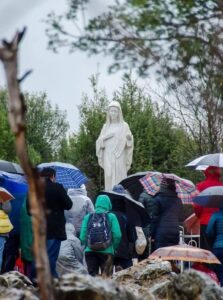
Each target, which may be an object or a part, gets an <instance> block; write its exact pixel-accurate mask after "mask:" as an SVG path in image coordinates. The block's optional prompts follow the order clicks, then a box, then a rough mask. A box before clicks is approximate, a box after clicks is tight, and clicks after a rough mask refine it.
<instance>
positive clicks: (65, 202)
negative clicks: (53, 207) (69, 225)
mask: <svg viewBox="0 0 223 300" xmlns="http://www.w3.org/2000/svg"><path fill="white" fill-rule="evenodd" d="M58 193H59V194H60V199H61V203H62V207H63V209H65V210H69V209H71V207H72V206H73V202H72V200H71V199H70V197H69V196H68V195H67V192H66V190H65V189H64V187H63V186H62V184H58Z"/></svg>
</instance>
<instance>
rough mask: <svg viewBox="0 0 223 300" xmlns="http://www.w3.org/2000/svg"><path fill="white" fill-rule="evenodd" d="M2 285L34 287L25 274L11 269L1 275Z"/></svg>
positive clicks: (23, 287) (0, 283) (19, 287)
mask: <svg viewBox="0 0 223 300" xmlns="http://www.w3.org/2000/svg"><path fill="white" fill-rule="evenodd" d="M0 286H4V287H14V288H17V289H26V288H27V287H30V288H31V287H33V284H32V282H31V281H30V280H29V278H28V277H26V276H25V275H23V274H21V273H19V272H17V271H11V272H8V273H4V274H2V275H0Z"/></svg>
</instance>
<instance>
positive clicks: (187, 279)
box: [0, 260, 223, 300]
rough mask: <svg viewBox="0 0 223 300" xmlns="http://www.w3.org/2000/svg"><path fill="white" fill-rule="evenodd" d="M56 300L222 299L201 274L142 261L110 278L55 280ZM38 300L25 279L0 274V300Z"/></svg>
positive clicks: (73, 276)
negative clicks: (175, 272) (176, 271)
mask: <svg viewBox="0 0 223 300" xmlns="http://www.w3.org/2000/svg"><path fill="white" fill-rule="evenodd" d="M54 286H55V294H56V295H55V296H56V297H55V298H56V299H59V300H73V299H78V300H161V299H167V300H223V289H222V288H220V287H219V286H218V285H217V284H216V283H215V282H214V281H212V280H211V279H210V278H209V277H208V276H206V275H205V274H203V273H200V272H197V271H194V270H189V271H185V272H184V273H182V274H179V275H176V274H173V273H172V272H171V265H170V263H169V262H165V261H149V260H144V261H142V262H141V263H139V264H136V265H135V266H133V267H131V268H129V269H127V270H123V271H120V272H117V273H115V274H114V276H113V278H112V279H103V278H101V277H91V276H89V275H80V274H75V273H72V274H67V275H64V276H63V277H62V278H60V279H59V280H55V281H54ZM3 299H4V300H21V299H22V300H38V299H39V297H38V292H37V289H35V288H34V287H33V286H32V283H31V282H30V281H29V279H28V278H27V277H25V276H24V275H22V274H20V273H19V272H16V271H13V272H9V273H5V274H3V275H0V300H3Z"/></svg>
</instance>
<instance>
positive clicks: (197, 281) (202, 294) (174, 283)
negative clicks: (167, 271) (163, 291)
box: [167, 270, 223, 300]
mask: <svg viewBox="0 0 223 300" xmlns="http://www.w3.org/2000/svg"><path fill="white" fill-rule="evenodd" d="M167 295H168V299H169V300H192V299H193V300H221V299H222V300H223V290H222V289H221V288H220V287H219V286H218V285H217V284H216V283H215V282H214V281H213V280H211V279H210V278H209V276H207V275H206V274H204V273H201V272H197V271H195V270H188V271H185V272H183V273H182V274H180V275H179V276H177V277H175V278H174V279H172V280H171V282H170V283H169V284H168V286H167Z"/></svg>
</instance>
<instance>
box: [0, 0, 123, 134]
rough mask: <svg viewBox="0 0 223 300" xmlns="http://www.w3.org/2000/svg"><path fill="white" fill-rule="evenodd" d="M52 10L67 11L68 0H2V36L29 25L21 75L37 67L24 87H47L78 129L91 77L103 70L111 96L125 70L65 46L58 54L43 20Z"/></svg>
mask: <svg viewBox="0 0 223 300" xmlns="http://www.w3.org/2000/svg"><path fill="white" fill-rule="evenodd" d="M103 3H104V2H103V1H102V0H101V4H102V5H101V6H98V5H97V8H95V9H96V10H101V9H102V8H103ZM92 9H94V8H92ZM52 10H54V11H56V12H58V13H62V12H63V11H65V10H66V0H57V1H55V0H0V39H2V38H3V37H4V38H8V39H10V38H11V37H12V36H13V34H14V32H15V30H16V29H22V28H23V26H27V27H28V31H27V34H26V36H25V39H24V40H23V42H22V44H21V47H20V49H21V50H20V75H22V74H23V73H24V71H26V70H28V69H33V73H32V74H31V75H30V76H29V77H28V78H27V79H26V80H25V82H24V83H23V85H22V89H23V90H26V91H29V92H39V91H45V92H46V93H47V95H48V98H49V100H50V101H51V102H52V103H53V104H58V105H59V107H60V108H61V109H62V110H66V111H67V116H68V121H69V123H70V129H71V131H76V130H77V129H78V124H79V119H78V109H77V105H78V104H80V102H81V96H82V94H83V93H88V94H90V93H91V88H90V83H89V80H88V78H89V77H90V76H91V75H92V74H95V73H96V72H97V71H99V73H100V80H99V84H100V87H102V88H105V89H106V91H107V94H108V96H109V98H110V99H111V96H112V92H113V91H114V90H115V89H117V88H118V87H119V86H120V85H121V77H122V73H121V72H120V73H118V74H115V75H108V73H107V67H108V65H109V63H110V62H111V60H110V59H109V58H104V57H102V56H96V57H95V56H94V57H92V58H88V57H87V55H86V54H85V53H80V52H76V53H74V54H68V53H67V52H66V51H65V50H63V51H60V53H59V54H54V53H52V52H51V51H49V50H47V38H46V36H45V27H46V25H45V24H44V23H43V22H42V20H43V19H44V18H45V17H46V15H47V14H48V13H49V12H51V11H52ZM94 13H97V11H94ZM3 85H5V79H4V73H3V69H2V65H1V64H0V86H3Z"/></svg>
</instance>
